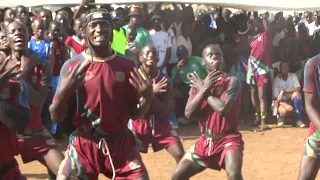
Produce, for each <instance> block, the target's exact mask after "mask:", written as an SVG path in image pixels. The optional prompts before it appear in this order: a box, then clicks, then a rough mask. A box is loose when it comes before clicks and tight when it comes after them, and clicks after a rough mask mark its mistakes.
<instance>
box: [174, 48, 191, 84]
mask: <svg viewBox="0 0 320 180" xmlns="http://www.w3.org/2000/svg"><path fill="white" fill-rule="evenodd" d="M177 56H178V59H179V62H178V64H177V73H176V76H175V78H174V80H173V82H174V85H175V86H178V85H179V84H180V83H181V79H180V71H181V70H182V69H183V67H184V65H186V64H188V61H189V57H188V56H189V54H188V51H185V52H183V53H179V54H177Z"/></svg>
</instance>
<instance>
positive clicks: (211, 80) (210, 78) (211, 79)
mask: <svg viewBox="0 0 320 180" xmlns="http://www.w3.org/2000/svg"><path fill="white" fill-rule="evenodd" d="M221 78H222V74H221V72H220V71H211V72H210V73H209V74H208V75H207V77H206V78H205V79H204V80H203V87H204V88H206V89H210V88H212V86H213V85H214V84H215V83H216V82H218V81H220V80H221Z"/></svg>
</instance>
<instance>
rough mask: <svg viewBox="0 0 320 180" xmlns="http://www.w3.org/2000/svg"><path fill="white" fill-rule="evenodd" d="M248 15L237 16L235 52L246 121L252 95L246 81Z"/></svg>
mask: <svg viewBox="0 0 320 180" xmlns="http://www.w3.org/2000/svg"><path fill="white" fill-rule="evenodd" d="M247 22H248V17H247V16H246V15H245V14H239V15H237V16H236V23H237V27H238V32H237V34H236V35H235V40H234V42H235V47H234V48H235V49H234V52H235V53H236V55H237V59H238V61H237V64H236V65H237V68H236V69H237V75H236V76H237V78H238V79H239V80H240V81H241V85H242V95H241V97H242V99H241V112H240V115H241V118H242V121H244V122H246V118H245V117H246V116H247V115H248V114H249V107H250V96H249V86H248V84H247V82H246V75H247V65H248V58H249V56H250V50H251V49H250V43H249V35H250V27H248V24H247Z"/></svg>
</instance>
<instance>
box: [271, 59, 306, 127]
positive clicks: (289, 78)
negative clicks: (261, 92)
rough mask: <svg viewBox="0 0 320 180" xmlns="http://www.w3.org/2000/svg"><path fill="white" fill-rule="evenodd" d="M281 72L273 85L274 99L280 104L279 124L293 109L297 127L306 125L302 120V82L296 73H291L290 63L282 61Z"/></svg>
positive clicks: (282, 123)
mask: <svg viewBox="0 0 320 180" xmlns="http://www.w3.org/2000/svg"><path fill="white" fill-rule="evenodd" d="M280 73H281V74H279V75H278V76H277V77H276V78H275V79H274V80H273V85H272V90H273V99H275V101H277V102H275V103H273V104H278V105H279V106H278V113H279V117H278V122H277V123H278V126H283V125H284V120H285V117H286V115H287V114H288V113H289V112H290V111H292V110H293V108H292V104H293V106H294V110H295V113H296V125H297V127H300V128H303V127H305V125H304V123H303V122H302V96H301V94H300V87H301V86H300V83H299V80H298V78H297V76H296V74H294V73H289V63H288V62H286V61H282V62H281V63H280Z"/></svg>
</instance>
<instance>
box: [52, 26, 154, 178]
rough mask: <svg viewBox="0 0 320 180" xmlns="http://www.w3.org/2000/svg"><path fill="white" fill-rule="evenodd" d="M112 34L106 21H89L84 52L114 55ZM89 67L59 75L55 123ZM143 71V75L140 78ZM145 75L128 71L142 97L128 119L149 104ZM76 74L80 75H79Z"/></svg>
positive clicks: (149, 84)
mask: <svg viewBox="0 0 320 180" xmlns="http://www.w3.org/2000/svg"><path fill="white" fill-rule="evenodd" d="M111 33H112V27H111V24H110V22H108V21H104V20H101V21H94V22H90V23H88V25H87V27H86V29H85V35H86V39H87V42H88V43H90V45H91V46H92V51H91V50H89V49H87V50H86V51H85V52H86V53H87V54H89V56H91V57H93V60H95V59H99V60H102V59H105V58H107V57H109V56H111V55H112V54H113V50H112V49H111V47H110V40H111ZM88 67H89V66H86V67H84V68H82V69H79V68H80V64H78V65H77V66H76V68H74V69H73V70H72V71H71V72H66V73H65V74H63V75H62V76H61V77H60V78H61V80H60V86H59V88H58V89H57V92H58V93H57V95H56V100H55V102H53V103H52V104H51V105H50V107H49V111H50V114H51V119H52V120H53V121H55V122H56V123H60V122H62V121H63V120H64V119H65V118H66V117H67V115H68V106H69V104H70V103H69V102H68V101H69V100H70V98H72V97H74V96H75V92H76V89H78V88H80V87H82V86H83V84H84V76H85V73H86V70H87V68H88ZM142 74H143V75H144V76H145V78H143V75H142ZM145 74H146V73H145V71H144V70H143V69H142V71H141V73H140V72H138V70H137V69H134V71H133V72H131V73H130V75H131V77H130V78H129V82H130V84H131V85H132V86H133V87H134V88H135V89H136V90H137V92H138V94H139V95H140V97H141V98H140V104H139V107H137V106H135V107H134V108H135V109H134V110H133V111H132V114H131V119H137V118H139V117H141V116H142V115H144V114H145V113H146V112H147V111H148V110H149V107H150V105H151V100H152V95H153V92H152V82H151V80H150V79H149V78H148V77H147V76H146V75H145ZM79 76H80V78H78V77H79ZM57 179H59V180H62V179H68V177H66V176H64V175H62V174H59V175H58V177H57ZM148 179H149V176H148V174H145V175H144V176H142V177H139V178H137V179H136V180H148Z"/></svg>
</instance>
